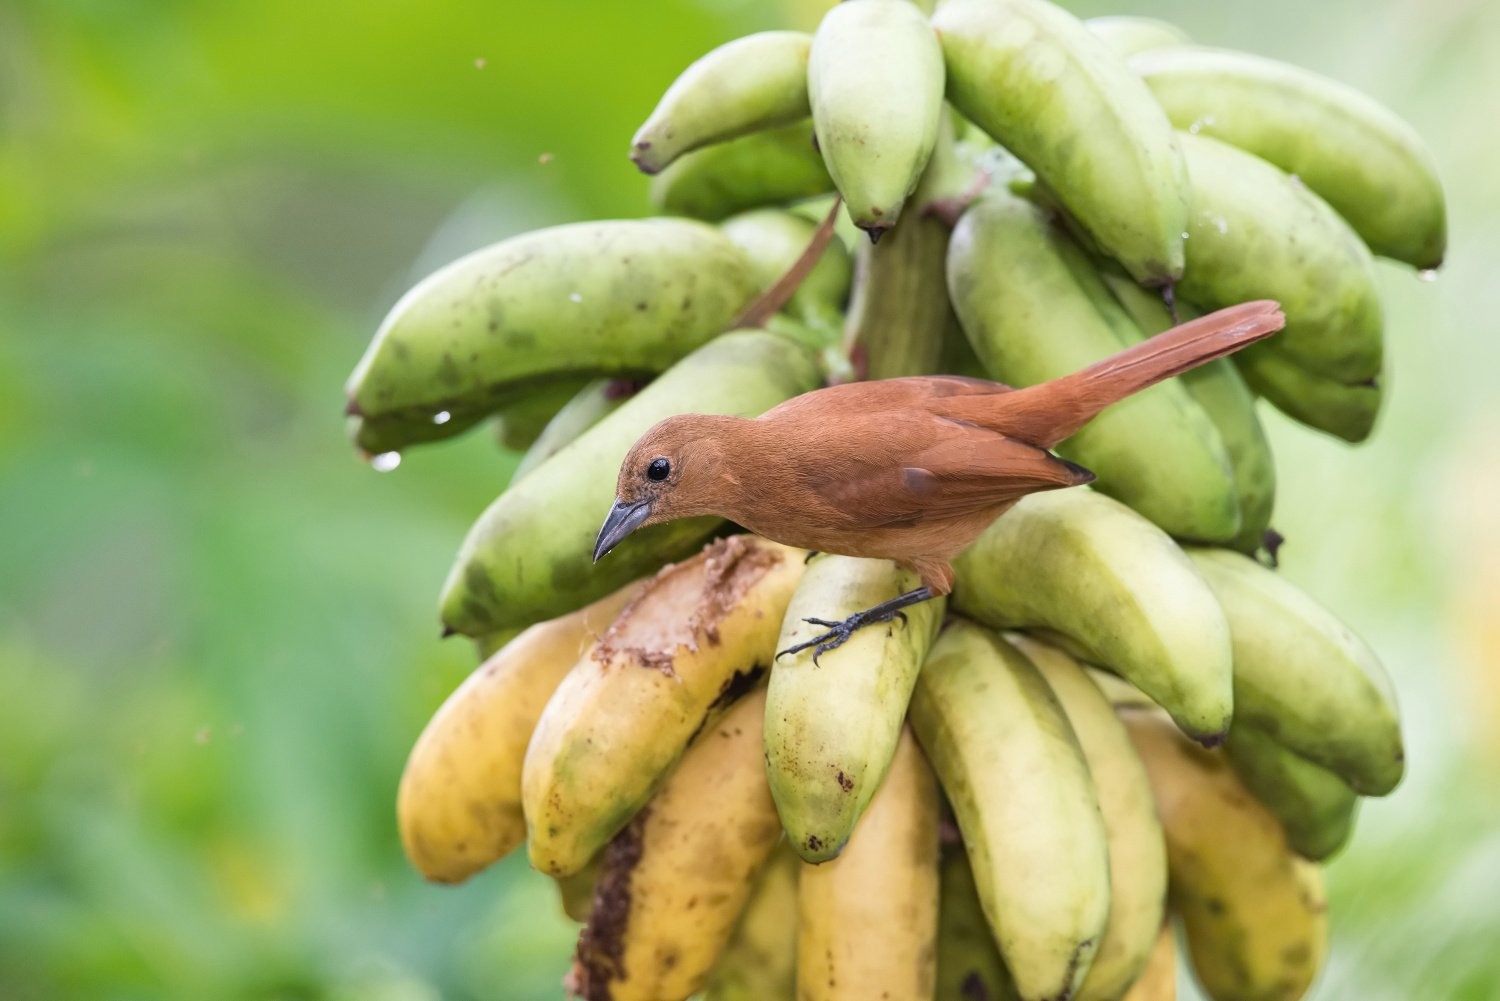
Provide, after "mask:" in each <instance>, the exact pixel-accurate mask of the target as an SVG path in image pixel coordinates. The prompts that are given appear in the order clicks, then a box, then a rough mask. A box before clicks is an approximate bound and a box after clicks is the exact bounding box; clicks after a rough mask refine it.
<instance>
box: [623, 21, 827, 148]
mask: <svg viewBox="0 0 1500 1001" xmlns="http://www.w3.org/2000/svg"><path fill="white" fill-rule="evenodd" d="M811 46H812V36H811V35H807V34H805V33H803V32H800V31H762V32H758V33H756V34H753V35H746V36H745V37H743V38H737V39H735V40H734V41H732V42H728V43H726V44H724V45H721V46H719V47H718V48H717V49H714V50H713V51H712V52H710V53H708V54H707V55H706V56H703V57H702V58H701V59H699V60H698V61H697V62H695V63H693V64H692V65H691V66H689V67H688V68H687V69H686V70H684V71H683V72H682V75H681V76H679V77H678V78H677V79H676V80H675V81H673V83H672V86H670V87H668V88H667V92H666V93H665V94H663V95H662V98H661V101H660V102H659V103H658V104H657V105H656V110H655V111H653V112H651V117H650V118H648V119H646V122H645V124H644V125H642V126H641V127H640V128H639V129H638V130H637V131H636V134H635V138H634V139H632V140H631V141H630V159H632V160H634V161H635V165H636V166H637V167H639V168H640V169H641V170H642V171H643V172H645V173H647V174H655V173H657V172H658V171H660V170H661V169H662V168H663V167H666V166H667V165H668V164H670V163H671V162H672V161H673V160H675V159H677V158H678V157H679V156H681V155H682V154H684V153H686V152H688V151H689V150H693V149H697V148H698V147H699V146H707V145H708V144H709V143H717V142H723V141H724V140H726V139H733V138H735V137H736V136H742V135H745V134H746V133H750V132H760V131H762V130H764V129H769V128H774V127H775V126H778V125H785V124H787V123H788V122H794V121H796V120H797V119H799V118H806V117H807V114H808V110H809V109H808V105H807V53H808V49H809V48H810V47H811Z"/></svg>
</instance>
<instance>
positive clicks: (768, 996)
mask: <svg viewBox="0 0 1500 1001" xmlns="http://www.w3.org/2000/svg"><path fill="white" fill-rule="evenodd" d="M801 868H802V863H801V862H800V861H799V860H798V858H797V853H796V852H794V851H792V846H791V844H790V843H789V842H787V841H785V840H783V841H782V842H781V843H780V844H778V845H777V846H776V848H775V850H774V851H772V852H771V857H770V859H769V860H767V862H766V866H765V868H764V869H762V870H761V873H760V877H759V878H758V879H757V880H756V881H755V888H754V889H753V890H751V891H750V899H749V901H747V902H746V904H745V911H744V913H743V914H741V915H740V921H739V924H737V925H735V928H734V934H733V935H732V936H731V937H730V939H729V944H728V945H726V946H725V947H724V951H723V952H722V953H720V955H719V961H718V962H717V963H715V964H714V968H713V970H712V971H710V972H709V975H708V982H707V983H706V984H704V985H703V1001H796V997H797V874H798V872H799V871H800V870H801Z"/></svg>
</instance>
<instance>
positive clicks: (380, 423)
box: [347, 383, 549, 458]
mask: <svg viewBox="0 0 1500 1001" xmlns="http://www.w3.org/2000/svg"><path fill="white" fill-rule="evenodd" d="M548 388H549V387H548V386H547V384H546V383H543V384H542V385H541V387H540V388H539V389H536V388H535V387H533V389H534V391H536V392H540V393H545V392H547V391H548ZM488 416H489V413H488V412H487V411H484V410H482V409H475V410H471V411H469V412H467V413H458V414H454V413H452V412H451V411H447V410H439V411H438V412H437V413H435V414H424V413H414V412H409V411H408V412H404V413H400V414H395V415H390V416H385V417H377V418H373V419H372V418H369V417H361V416H357V415H351V416H350V417H349V419H348V426H347V430H348V434H349V439H350V440H351V441H353V442H354V446H355V447H356V448H358V449H359V450H360V451H361V452H362V453H364V456H365V457H366V458H369V457H370V456H372V455H380V454H381V453H382V452H399V451H401V450H402V449H404V448H409V447H410V446H412V445H422V444H425V443H427V442H429V441H442V440H444V439H446V438H452V437H454V436H456V435H460V434H463V433H464V432H465V431H467V430H469V428H471V427H473V426H474V425H475V424H478V423H479V422H480V421H482V420H484V419H485V418H486V417H488Z"/></svg>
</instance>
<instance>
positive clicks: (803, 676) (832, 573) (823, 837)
mask: <svg viewBox="0 0 1500 1001" xmlns="http://www.w3.org/2000/svg"><path fill="white" fill-rule="evenodd" d="M860 2H864V0H860ZM918 584H919V581H918V580H917V577H916V575H915V574H913V573H911V572H910V571H906V570H899V569H897V567H896V565H895V564H894V563H892V562H891V561H890V560H865V559H857V558H855V557H852V556H819V557H817V558H816V559H814V560H813V561H812V563H811V565H810V566H809V567H808V569H807V573H806V574H805V575H804V576H803V578H802V581H801V583H799V584H798V586H797V593H796V595H795V596H794V597H793V598H792V601H791V604H790V605H789V606H788V607H787V611H786V620H785V622H784V623H783V624H782V627H781V639H780V640H779V641H778V642H777V644H776V648H777V649H778V650H784V649H786V648H787V647H790V646H794V645H796V644H798V643H801V642H802V641H804V640H807V639H809V638H811V637H812V636H814V635H816V634H817V633H818V632H819V631H820V630H821V627H814V626H812V625H810V624H809V623H807V622H805V621H804V619H807V618H809V617H811V618H818V619H824V620H827V621H837V620H840V619H843V618H844V617H845V616H847V615H850V614H853V613H854V612H858V611H861V610H863V609H866V608H871V607H873V606H875V605H877V604H879V603H880V602H882V601H888V600H890V599H891V598H894V597H896V595H898V594H902V593H903V592H906V591H909V590H911V589H912V588H915V587H917V586H918ZM943 605H944V603H943V600H942V599H941V598H939V599H936V600H934V601H924V602H922V603H921V604H919V605H914V606H912V607H911V608H908V609H907V610H906V621H905V622H904V623H903V622H902V621H900V620H897V621H895V622H892V623H889V624H887V625H883V626H877V627H871V628H868V629H861V630H859V631H858V632H856V633H855V634H854V635H853V636H852V637H851V638H850V639H849V641H848V642H847V643H845V644H844V645H843V646H840V647H839V648H837V649H835V650H830V651H828V652H827V653H825V654H822V655H820V656H817V655H815V653H814V651H812V650H804V651H802V652H801V653H799V654H794V655H791V656H788V657H782V658H780V659H778V660H777V661H776V663H775V665H774V666H773V667H772V669H771V684H770V703H769V704H770V711H769V712H768V713H767V714H766V774H767V775H768V776H769V778H770V782H771V793H772V794H773V795H774V796H775V797H776V807H777V809H778V810H779V811H780V812H781V822H782V825H783V826H785V827H786V831H787V836H788V837H789V838H791V841H792V847H793V848H795V849H796V850H797V854H799V855H801V856H802V857H803V858H804V859H806V860H807V861H808V862H826V861H827V860H828V859H831V858H833V857H834V856H836V855H838V853H839V852H840V851H841V850H843V847H844V842H845V841H847V840H848V839H849V835H850V832H852V831H853V830H854V825H855V824H856V823H857V822H858V821H859V818H860V815H861V814H862V813H864V811H865V807H866V806H867V805H868V804H869V803H870V797H871V796H874V795H875V791H876V790H877V789H879V788H880V783H881V779H882V778H883V777H884V775H885V771H886V768H888V767H889V766H890V763H891V756H892V755H893V754H895V753H896V744H897V738H898V737H899V735H900V733H901V721H902V720H903V719H904V718H905V716H906V704H907V701H908V700H909V699H910V698H911V687H912V685H913V684H914V683H915V682H916V678H917V672H918V671H919V670H921V667H922V660H923V659H924V658H925V657H926V656H927V647H928V645H929V644H930V643H931V642H932V637H933V634H934V633H936V632H937V627H938V624H939V623H940V622H941V621H942V617H943Z"/></svg>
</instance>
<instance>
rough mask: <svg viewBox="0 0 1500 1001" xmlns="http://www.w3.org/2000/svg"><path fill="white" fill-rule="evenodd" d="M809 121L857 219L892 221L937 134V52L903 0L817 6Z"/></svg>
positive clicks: (878, 227)
mask: <svg viewBox="0 0 1500 1001" xmlns="http://www.w3.org/2000/svg"><path fill="white" fill-rule="evenodd" d="M807 91H808V97H809V99H810V100H811V103H812V116H813V127H814V129H815V130H816V132H817V136H818V148H819V149H820V150H822V152H823V162H824V163H826V164H827V165H828V173H829V174H830V175H831V176H832V177H833V180H834V182H835V183H836V184H837V185H838V189H839V191H840V192H841V193H842V194H843V196H844V203H845V204H846V205H848V206H849V215H850V217H851V218H852V219H853V220H854V224H855V225H856V226H858V227H859V228H860V229H863V230H865V231H866V232H868V233H869V234H870V237H871V239H874V240H878V239H879V238H880V235H881V234H882V233H883V232H884V231H885V230H888V229H890V228H891V227H892V226H894V225H896V220H897V218H898V217H899V216H900V215H901V206H902V204H903V203H904V202H905V201H906V197H907V196H908V195H910V194H911V193H912V190H913V189H914V188H915V187H916V186H917V181H918V179H919V178H920V177H921V176H922V171H923V169H924V168H925V167H926V166H927V160H928V158H929V157H930V156H931V155H932V148H933V145H934V144H935V143H936V142H937V130H938V121H939V120H940V119H941V118H942V116H943V53H942V50H941V48H939V46H938V42H937V37H936V36H935V35H934V34H933V32H932V28H931V27H929V26H928V24H927V19H926V18H925V17H923V15H922V12H921V11H920V10H918V9H917V8H916V7H915V6H914V5H912V4H910V3H908V2H907V0H859V2H857V3H841V4H839V5H838V6H836V7H834V8H833V9H832V10H830V11H829V12H828V13H827V14H825V15H823V20H822V22H821V23H820V24H819V25H818V30H817V32H816V33H815V34H814V35H813V42H812V53H811V55H810V56H809V58H808V63H807Z"/></svg>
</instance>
